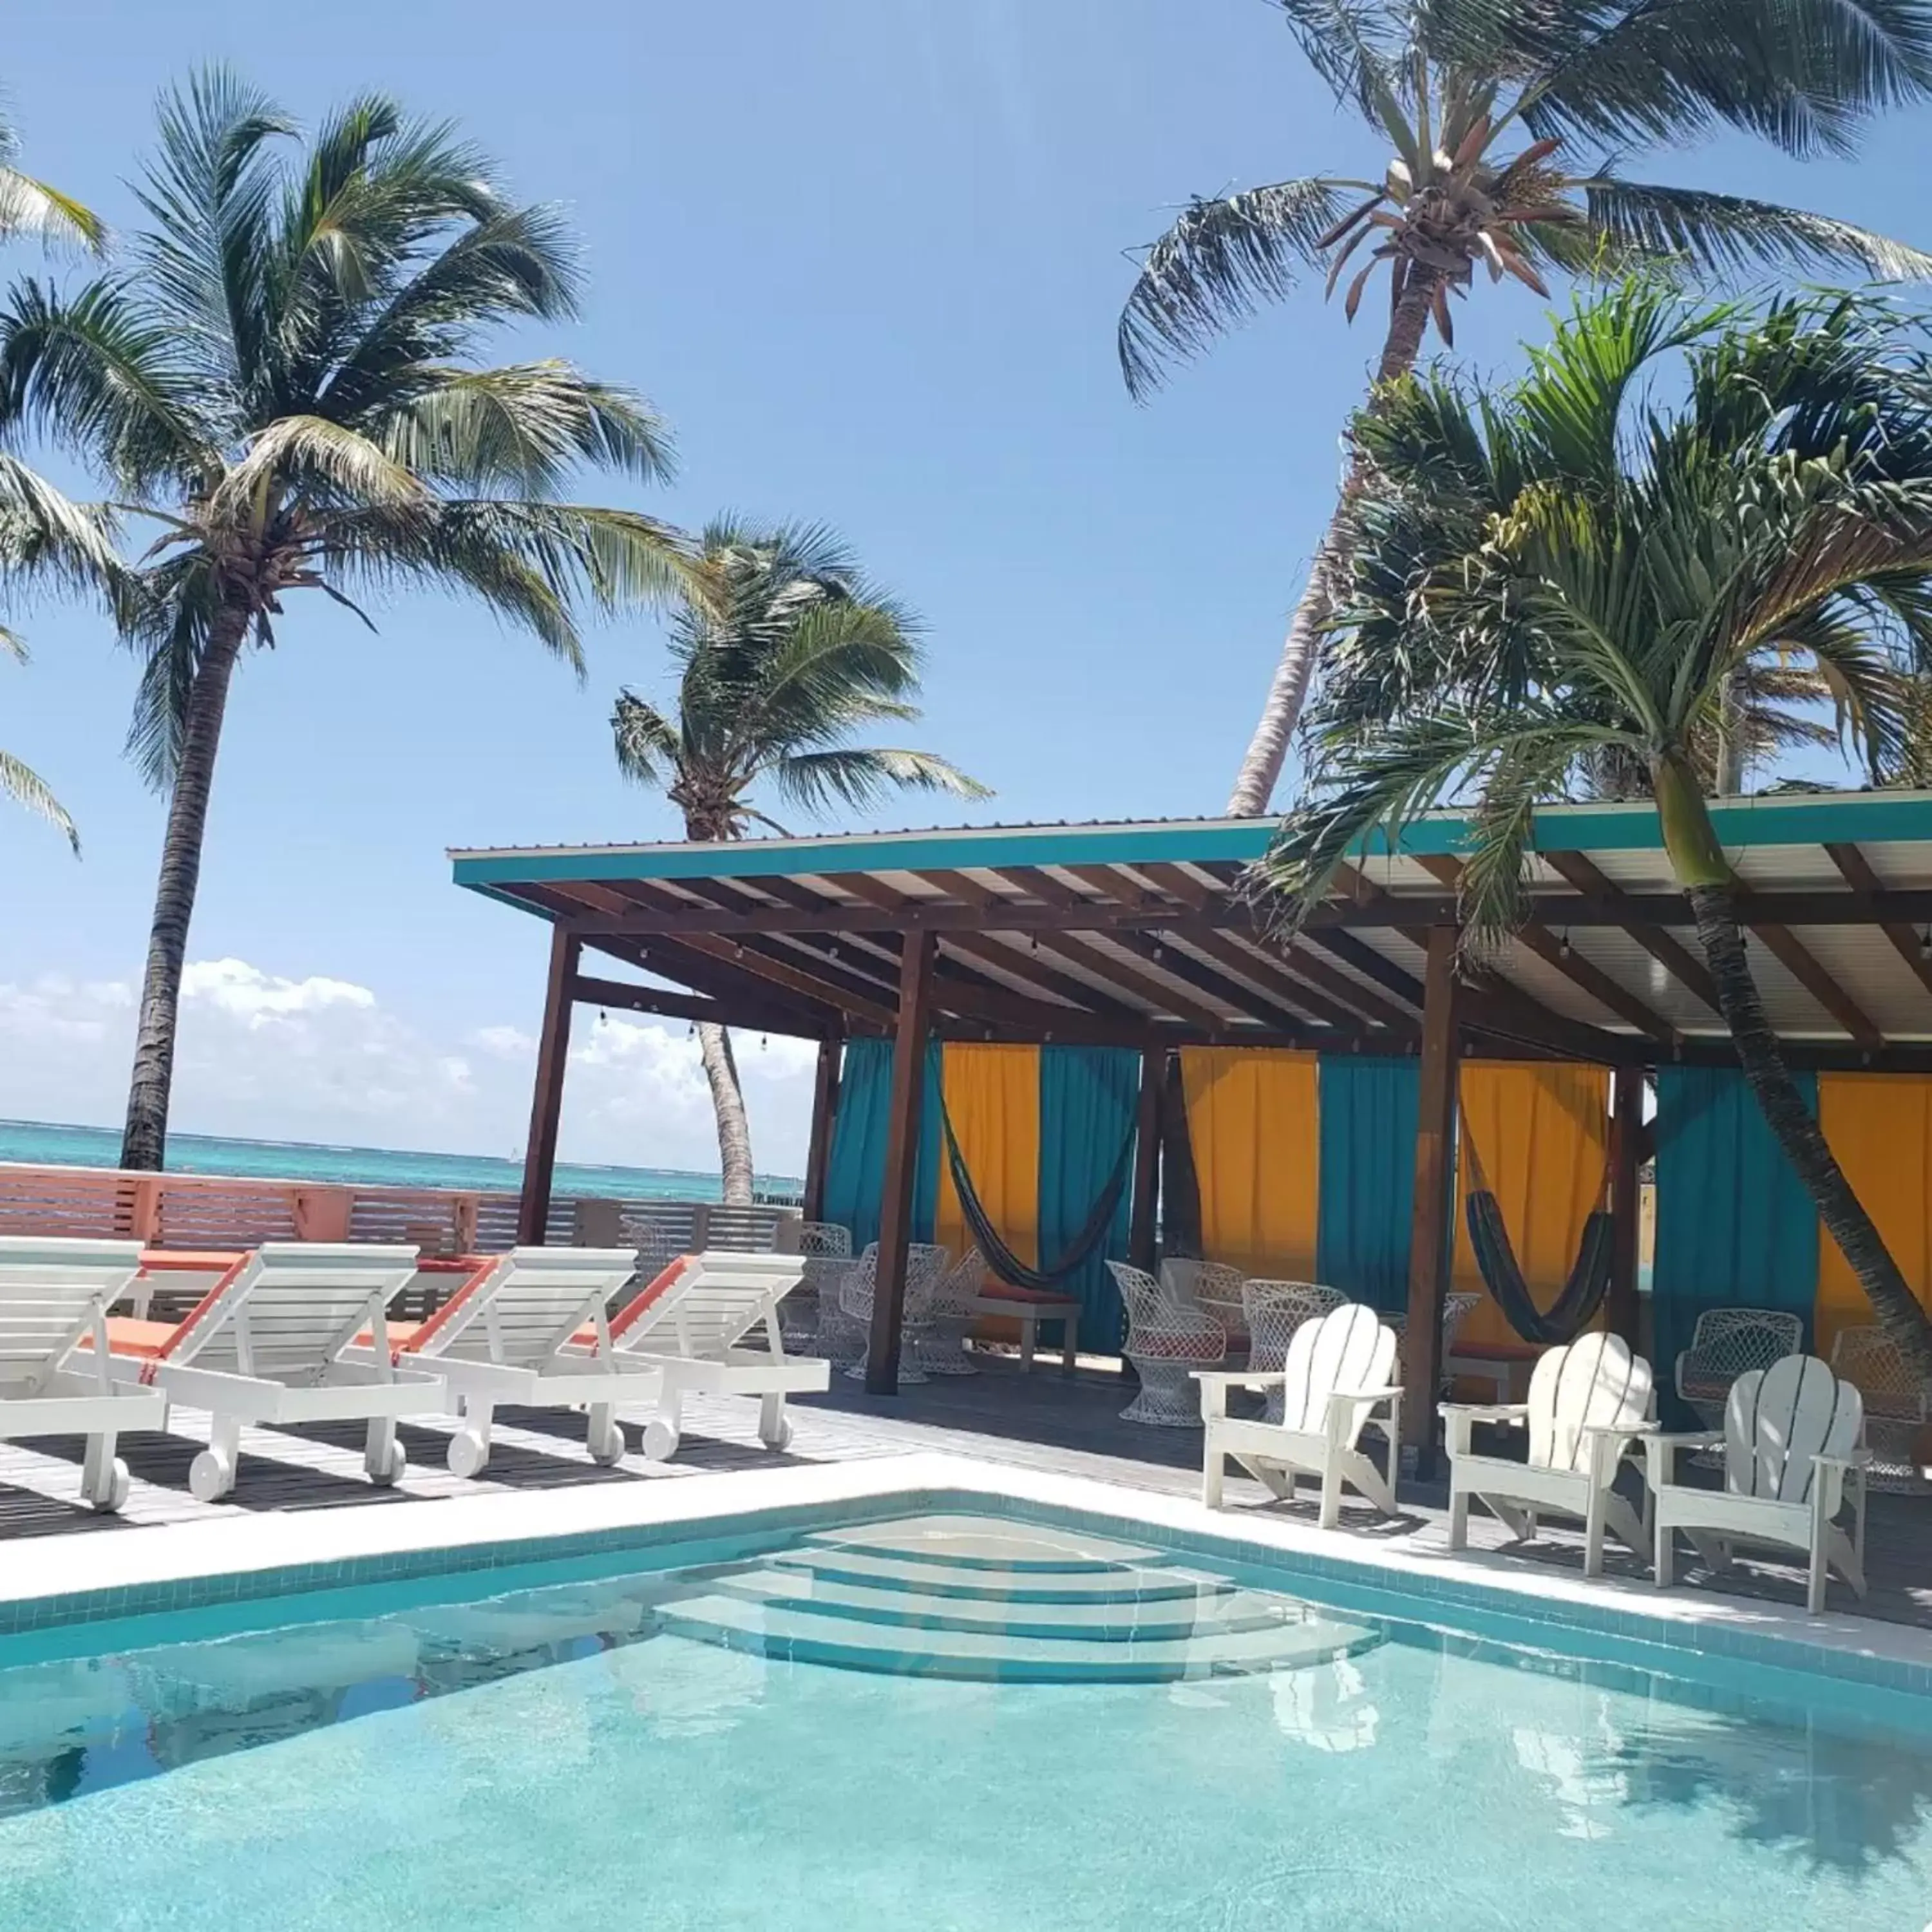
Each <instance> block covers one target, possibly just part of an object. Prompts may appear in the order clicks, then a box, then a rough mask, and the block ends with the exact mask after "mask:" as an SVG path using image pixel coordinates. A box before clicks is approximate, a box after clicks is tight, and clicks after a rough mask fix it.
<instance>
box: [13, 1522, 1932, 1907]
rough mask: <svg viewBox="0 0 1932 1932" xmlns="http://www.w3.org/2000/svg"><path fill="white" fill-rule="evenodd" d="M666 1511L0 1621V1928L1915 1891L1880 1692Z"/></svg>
mask: <svg viewBox="0 0 1932 1932" xmlns="http://www.w3.org/2000/svg"><path fill="white" fill-rule="evenodd" d="M679 1554H680V1553H679V1551H678V1550H676V1549H675V1548H665V1549H661V1550H657V1551H655V1552H652V1553H650V1554H649V1559H648V1560H649V1562H650V1564H651V1565H652V1567H650V1568H640V1567H638V1566H639V1564H640V1562H641V1561H643V1560H644V1559H643V1558H641V1557H640V1554H639V1553H636V1552H632V1553H628V1554H626V1553H622V1552H606V1553H601V1554H598V1555H596V1556H589V1557H583V1558H577V1559H571V1561H570V1562H567V1563H565V1564H562V1565H550V1566H546V1567H542V1568H535V1569H532V1570H529V1571H519V1572H515V1573H506V1574H501V1575H497V1576H493V1577H487V1578H483V1577H477V1576H475V1575H473V1574H472V1575H469V1576H457V1577H447V1576H446V1577H435V1576H424V1577H416V1578H413V1579H411V1580H407V1581H401V1582H396V1583H384V1584H378V1585H374V1586H362V1587H358V1588H356V1589H350V1590H341V1591H334V1592H327V1593H318V1594H316V1595H310V1596H308V1597H303V1598H282V1599H278V1600H276V1601H273V1602H272V1603H263V1602H256V1603H252V1604H241V1605H236V1604H229V1605H226V1606H222V1605H211V1606H208V1607H203V1608H201V1609H198V1610H192V1611H188V1612H184V1613H178V1614H177V1615H175V1616H168V1617H160V1618H153V1619H145V1620H144V1621H143V1622H142V1623H141V1624H139V1625H123V1626H115V1625H99V1626H96V1627H92V1628H88V1629H86V1630H84V1631H72V1630H68V1631H61V1630H55V1631H37V1632H28V1633H26V1634H23V1635H21V1636H18V1637H13V1638H11V1639H8V1640H5V1643H0V1927H6V1928H7V1932H13V1928H20V1932H30V1928H31V1932H67V1928H76V1932H79V1928H86V1932H102V1928H107V1927H128V1928H143V1932H145V1928H149V1927H161V1926H171V1927H172V1926H193V1927H197V1928H225V1927H231V1926H233V1927H265V1928H266V1927H273V1928H277V1932H284V1928H286V1932H299V1928H305V1927H317V1928H320V1927H325V1926H326V1927H329V1928H331V1932H374V1928H377V1927H383V1928H388V1927H405V1926H407V1927H444V1926H450V1927H455V1926H462V1927H517V1928H544V1932H547V1928H550V1927H566V1926H568V1927H575V1926H579V1925H581V1926H585V1927H629V1926H632V1925H637V1926H640V1927H642V1926H648V1927H652V1928H654V1932H655V1928H664V1929H665V1932H685V1928H689V1932H696V1929H697V1928H698V1927H705V1928H719V1927H721V1928H741V1927H742V1928H763V1927H781V1926H782V1927H787V1928H788V1932H821V1928H823V1932H829V1928H832V1927H839V1928H853V1927H873V1926H880V1927H883V1926H893V1927H947V1928H957V1932H992V1928H995V1927H997V1928H1001V1932H1034V1928H1039V1932H1046V1928H1049V1927H1051V1928H1056V1932H1061V1929H1064V1932H1085V1928H1098V1927H1126V1926H1133V1927H1137V1928H1138V1927H1156V1928H1164V1927H1177V1928H1178V1927H1190V1928H1211V1932H1248V1928H1250V1927H1269V1928H1271V1932H1343V1928H1346V1932H1409V1928H1416V1932H1421V1928H1424V1927H1427V1928H1428V1932H1464V1928H1468V1932H1475V1928H1479V1927H1480V1928H1486V1932H1487V1928H1492V1927H1545V1926H1548V1927H1559V1926H1560V1927H1569V1928H1574V1932H1596V1928H1599V1927H1601V1928H1612V1927H1614V1928H1616V1932H1628V1928H1629V1927H1633V1926H1648V1927H1657V1926H1670V1927H1697V1928H1700V1932H1723V1928H1727V1927H1740V1928H1744V1927H1748V1928H1751V1932H1829V1928H1832V1927H1839V1926H1845V1927H1851V1926H1857V1927H1861V1928H1869V1932H1887V1928H1891V1927H1899V1928H1902V1932H1921V1927H1923V1926H1924V1924H1925V1923H1926V1921H1927V1918H1928V1917H1932V1722H1928V1721H1927V1713H1926V1711H1925V1709H1924V1708H1923V1701H1922V1700H1918V1699H1917V1698H1915V1697H1912V1696H1909V1695H1904V1694H1899V1695H1894V1696H1891V1697H1887V1698H1885V1699H1883V1700H1864V1705H1863V1708H1862V1709H1861V1712H1860V1713H1859V1714H1858V1715H1852V1712H1851V1710H1850V1709H1849V1707H1848V1706H1847V1703H1846V1700H1844V1699H1843V1698H1842V1697H1840V1696H1839V1695H1838V1692H1837V1691H1836V1690H1835V1688H1833V1687H1831V1686H1829V1685H1824V1684H1823V1683H1820V1685H1818V1686H1817V1688H1816V1694H1815V1695H1803V1696H1798V1697H1792V1696H1791V1695H1790V1684H1789V1682H1788V1681H1787V1682H1785V1683H1784V1684H1781V1685H1775V1686H1774V1687H1773V1688H1775V1689H1776V1690H1777V1691H1778V1694H1779V1696H1780V1697H1781V1699H1782V1700H1783V1701H1781V1702H1772V1701H1769V1700H1767V1698H1766V1697H1765V1696H1764V1695H1763V1694H1762V1691H1763V1685H1758V1686H1757V1687H1756V1688H1754V1682H1753V1681H1752V1680H1751V1676H1750V1673H1748V1672H1734V1673H1725V1674H1722V1675H1721V1676H1712V1679H1711V1681H1708V1682H1703V1683H1702V1684H1696V1683H1691V1682H1685V1681H1684V1680H1683V1679H1679V1678H1678V1677H1676V1676H1665V1675H1662V1674H1658V1673H1649V1672H1646V1671H1644V1670H1639V1669H1637V1668H1634V1667H1632V1666H1631V1664H1629V1663H1628V1662H1624V1661H1601V1660H1600V1661H1592V1662H1583V1661H1579V1660H1578V1659H1577V1658H1575V1657H1574V1656H1565V1655H1561V1654H1559V1653H1558V1652H1556V1651H1554V1650H1553V1649H1548V1648H1545V1647H1544V1645H1543V1643H1540V1642H1539V1641H1538V1627H1537V1626H1535V1625H1531V1624H1523V1625H1520V1626H1517V1627H1516V1628H1514V1630H1513V1631H1511V1632H1509V1633H1508V1634H1509V1635H1511V1637H1513V1638H1514V1640H1513V1641H1502V1640H1499V1637H1498V1636H1497V1634H1496V1629H1497V1628H1498V1627H1497V1626H1496V1625H1494V1624H1493V1622H1490V1624H1488V1625H1484V1624H1483V1620H1481V1619H1472V1618H1468V1617H1465V1618H1463V1619H1461V1620H1460V1621H1461V1622H1462V1624H1463V1626H1464V1627H1463V1628H1445V1627H1443V1626H1442V1625H1441V1624H1439V1623H1432V1622H1431V1621H1430V1610H1429V1608H1428V1607H1427V1605H1426V1604H1424V1601H1423V1600H1421V1599H1419V1598H1418V1599H1415V1600H1414V1601H1412V1604H1411V1606H1410V1607H1411V1610H1412V1614H1410V1615H1406V1616H1405V1615H1399V1614H1398V1615H1391V1614H1387V1613H1384V1612H1382V1611H1378V1610H1372V1609H1370V1608H1367V1607H1364V1601H1363V1600H1362V1599H1361V1597H1360V1595H1359V1593H1358V1595H1357V1596H1356V1598H1355V1600H1354V1601H1350V1600H1349V1597H1348V1593H1346V1592H1341V1591H1338V1590H1332V1589H1325V1586H1324V1584H1323V1582H1322V1579H1320V1578H1319V1577H1313V1578H1311V1577H1306V1576H1303V1575H1300V1574H1294V1573H1292V1572H1286V1571H1278V1570H1273V1569H1268V1570H1255V1569H1247V1568H1239V1567H1238V1566H1236V1565H1233V1564H1232V1563H1223V1562H1217V1561H1216V1560H1214V1559H1212V1558H1210V1557H1208V1556H1203V1554H1202V1553H1201V1552H1199V1550H1180V1551H1177V1550H1172V1549H1170V1548H1165V1547H1160V1546H1158V1545H1157V1544H1140V1543H1136V1542H1135V1541H1132V1540H1131V1539H1130V1538H1127V1537H1126V1536H1124V1535H1110V1536H1105V1537H1103V1536H1101V1535H1097V1534H1096V1533H1095V1532H1092V1531H1091V1530H1090V1529H1086V1528H1084V1527H1077V1528H1076V1527H1068V1526H1055V1525H1052V1524H1041V1523H1024V1522H1022V1523H1015V1522H1011V1521H1007V1522H1002V1521H999V1520H981V1519H976V1518H975V1517H971V1516H968V1515H947V1514H938V1515H935V1514H931V1513H929V1512H926V1511H915V1512H913V1513H912V1514H910V1515H909V1516H907V1517H904V1518H902V1519H901V1520H886V1521H875V1522H872V1523H861V1524H859V1525H857V1526H848V1527H840V1526H834V1525H826V1526H821V1527H820V1528H818V1529H811V1530H806V1531H805V1532H798V1531H796V1530H793V1531H787V1532H783V1533H780V1534H771V1533H766V1534H763V1535H760V1536H757V1537H756V1538H746V1539H745V1543H744V1547H742V1548H736V1549H730V1550H724V1551H722V1552H721V1550H719V1548H718V1547H716V1546H712V1547H708V1548H706V1549H705V1550H703V1552H702V1554H703V1556H704V1557H705V1559H706V1561H705V1562H704V1563H703V1566H702V1567H700V1568H690V1567H687V1566H685V1565H682V1564H680V1563H679V1562H678V1560H677V1559H678V1557H679ZM486 1593H487V1594H486ZM1478 1626H1481V1627H1478ZM1548 1635H1549V1633H1544V1636H1545V1637H1546V1638H1547V1636H1548ZM1765 1682H1766V1683H1767V1684H1768V1683H1769V1682H1770V1680H1769V1679H1766V1680H1765Z"/></svg>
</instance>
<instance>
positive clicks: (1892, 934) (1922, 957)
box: [1825, 845, 1932, 993]
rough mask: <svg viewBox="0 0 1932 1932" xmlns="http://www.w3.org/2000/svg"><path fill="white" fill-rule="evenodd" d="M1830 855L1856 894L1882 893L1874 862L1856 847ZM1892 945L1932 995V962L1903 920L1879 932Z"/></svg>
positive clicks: (1830, 848) (1834, 848)
mask: <svg viewBox="0 0 1932 1932" xmlns="http://www.w3.org/2000/svg"><path fill="white" fill-rule="evenodd" d="M1825 850H1826V854H1827V855H1828V856H1829V858H1830V859H1831V861H1832V864H1833V865H1835V866H1837V867H1838V873H1839V876H1840V877H1841V878H1843V880H1844V881H1845V883H1846V884H1847V885H1849V886H1851V887H1852V889H1853V890H1854V891H1855V892H1867V893H1870V894H1871V895H1873V896H1874V897H1876V896H1877V895H1879V894H1881V893H1882V892H1884V890H1885V883H1884V881H1883V880H1881V879H1880V878H1879V875H1878V874H1877V873H1876V872H1875V871H1873V869H1872V864H1871V861H1870V859H1867V857H1866V856H1865V855H1864V853H1862V852H1861V851H1860V850H1858V847H1857V846H1855V845H1827V846H1826V847H1825ZM1879 931H1880V932H1882V933H1883V934H1884V935H1885V938H1887V939H1888V940H1889V941H1891V950H1893V951H1894V953H1897V955H1898V956H1899V958H1900V959H1903V961H1904V962H1905V963H1906V965H1908V966H1909V967H1910V968H1911V969H1912V973H1913V974H1914V976H1915V977H1916V978H1917V980H1918V983H1919V984H1920V985H1921V986H1923V987H1924V989H1925V990H1926V991H1927V992H1928V993H1932V958H1928V957H1927V953H1928V951H1932V949H1928V948H1927V946H1926V944H1925V942H1924V941H1923V940H1922V939H1921V938H1920V937H1919V935H1918V934H1917V933H1916V932H1914V931H1913V930H1912V928H1911V927H1910V926H1907V925H1906V923H1905V922H1903V920H1901V919H1891V920H1888V921H1887V922H1885V924H1884V925H1882V926H1880V927H1879Z"/></svg>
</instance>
